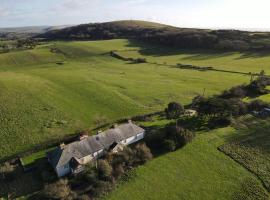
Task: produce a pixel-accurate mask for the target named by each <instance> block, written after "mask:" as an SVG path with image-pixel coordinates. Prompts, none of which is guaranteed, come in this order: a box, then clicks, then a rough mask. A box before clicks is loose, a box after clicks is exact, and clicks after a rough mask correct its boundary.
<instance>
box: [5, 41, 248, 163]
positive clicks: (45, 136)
mask: <svg viewBox="0 0 270 200" xmlns="http://www.w3.org/2000/svg"><path fill="white" fill-rule="evenodd" d="M145 47H146V48H149V47H148V46H139V45H138V44H137V43H135V42H132V41H128V40H107V41H91V42H85V41H84V42H55V43H48V44H45V45H40V46H38V47H37V48H35V49H33V50H24V51H18V52H11V53H6V54H0V94H1V95H0V159H2V158H4V157H6V156H11V155H13V154H15V153H19V152H23V151H26V150H29V149H33V148H34V147H37V148H40V147H42V144H45V145H51V144H53V142H52V141H51V140H58V139H59V140H61V139H63V137H65V136H67V135H68V134H72V133H74V132H75V131H76V130H80V129H84V128H89V127H95V126H97V124H98V123H101V122H104V121H105V122H106V121H113V120H116V119H119V118H124V117H128V116H134V115H137V114H144V113H149V112H153V111H160V110H163V109H164V107H165V106H166V105H167V104H168V102H169V101H181V103H183V104H186V103H189V102H190V101H191V99H192V98H193V97H194V96H196V95H197V94H200V93H201V92H203V89H204V88H207V91H206V94H207V95H212V94H216V93H219V92H220V91H222V90H224V89H228V88H230V87H232V86H234V85H238V84H241V83H244V82H247V81H248V80H249V77H248V76H243V75H237V74H227V73H218V72H199V71H193V70H180V69H177V68H170V67H164V66H156V65H151V64H147V63H144V64H131V63H129V62H123V61H121V60H118V59H115V58H112V57H111V56H110V55H109V53H108V52H110V51H111V50H115V49H118V50H122V49H134V48H137V49H139V48H145ZM59 63H60V64H59ZM220 80H223V81H220Z"/></svg>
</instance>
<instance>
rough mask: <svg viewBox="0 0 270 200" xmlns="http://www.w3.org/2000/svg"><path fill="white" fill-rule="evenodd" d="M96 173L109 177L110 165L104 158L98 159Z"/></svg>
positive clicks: (102, 176)
mask: <svg viewBox="0 0 270 200" xmlns="http://www.w3.org/2000/svg"><path fill="white" fill-rule="evenodd" d="M98 174H99V176H100V177H101V178H109V177H110V176H111V174H112V167H111V165H110V164H109V163H108V161H106V160H99V161H98Z"/></svg>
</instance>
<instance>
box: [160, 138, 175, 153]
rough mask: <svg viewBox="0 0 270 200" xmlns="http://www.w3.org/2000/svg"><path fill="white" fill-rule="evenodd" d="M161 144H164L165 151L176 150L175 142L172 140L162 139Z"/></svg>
mask: <svg viewBox="0 0 270 200" xmlns="http://www.w3.org/2000/svg"><path fill="white" fill-rule="evenodd" d="M163 146H164V149H165V150H166V151H175V150H176V144H175V142H174V141H173V140H164V142H163Z"/></svg>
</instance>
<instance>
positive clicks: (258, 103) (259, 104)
mask: <svg viewBox="0 0 270 200" xmlns="http://www.w3.org/2000/svg"><path fill="white" fill-rule="evenodd" d="M269 106H270V105H269V103H266V102H264V101H262V100H260V99H256V100H254V101H251V102H250V103H249V104H248V106H247V107H248V110H249V111H250V112H251V111H261V110H263V109H264V108H268V107H269Z"/></svg>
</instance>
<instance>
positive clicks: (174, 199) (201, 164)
mask: <svg viewBox="0 0 270 200" xmlns="http://www.w3.org/2000/svg"><path fill="white" fill-rule="evenodd" d="M234 135H235V129H233V128H231V127H228V128H222V129H217V130H214V131H210V132H207V133H206V132H201V133H199V134H198V135H197V136H196V139H195V141H193V142H192V143H191V144H189V145H187V146H186V147H184V148H183V149H181V150H178V151H176V152H173V153H169V154H167V155H164V156H160V157H158V158H156V159H154V160H152V161H150V162H149V163H147V164H146V165H144V166H141V167H139V168H137V169H136V170H135V171H134V173H133V174H134V175H133V176H132V178H131V179H130V180H128V182H123V183H121V184H119V185H118V187H117V188H116V189H115V190H114V191H113V192H112V193H111V194H109V195H108V196H107V197H106V198H104V199H106V200H117V199H127V200H129V199H136V200H140V199H149V200H152V199H153V200H159V199H162V200H166V199H168V200H178V199H189V200H192V199H198V195H199V199H201V200H204V199H205V200H211V199H213V200H214V199H222V200H226V199H227V200H231V199H234V200H246V199H249V200H253V199H260V200H267V199H268V198H269V196H268V194H267V192H266V190H265V189H264V188H263V187H262V185H261V184H260V182H259V180H258V179H257V178H256V177H255V176H254V175H253V174H251V173H250V172H248V171H247V170H245V169H244V168H243V167H242V166H241V165H239V164H238V163H236V162H234V161H233V160H232V159H230V158H229V157H227V156H226V155H225V154H223V153H222V152H220V151H218V149H217V148H218V147H219V146H220V145H222V144H224V142H225V141H226V140H227V139H228V138H231V137H232V136H234Z"/></svg>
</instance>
